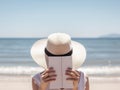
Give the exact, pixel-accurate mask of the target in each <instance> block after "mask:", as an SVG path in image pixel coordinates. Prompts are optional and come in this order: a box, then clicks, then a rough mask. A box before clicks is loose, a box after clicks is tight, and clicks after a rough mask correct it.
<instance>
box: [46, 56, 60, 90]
mask: <svg viewBox="0 0 120 90" xmlns="http://www.w3.org/2000/svg"><path fill="white" fill-rule="evenodd" d="M48 60H49V61H48V65H49V67H53V68H54V70H55V71H56V74H57V77H56V80H55V81H52V82H51V83H50V89H59V88H61V87H62V77H61V76H62V72H61V70H62V69H61V57H48Z"/></svg>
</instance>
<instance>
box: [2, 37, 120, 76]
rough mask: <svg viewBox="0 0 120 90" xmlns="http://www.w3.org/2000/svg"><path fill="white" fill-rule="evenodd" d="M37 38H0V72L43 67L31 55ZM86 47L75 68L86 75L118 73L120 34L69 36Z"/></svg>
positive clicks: (16, 72)
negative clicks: (112, 35) (105, 36)
mask: <svg viewBox="0 0 120 90" xmlns="http://www.w3.org/2000/svg"><path fill="white" fill-rule="evenodd" d="M39 39H40V38H0V75H33V74H35V73H37V72H40V71H42V70H43V69H42V68H41V67H40V66H39V65H37V64H36V63H35V62H34V61H33V59H32V57H31V55H30V49H31V47H32V45H33V43H34V42H35V41H36V40H39ZM72 40H75V41H77V42H80V43H82V44H83V45H84V46H85V48H86V50H87V57H86V60H85V62H84V64H83V65H82V66H81V67H80V68H79V70H82V71H84V72H86V73H87V74H88V75H90V76H115V77H117V76H120V38H72Z"/></svg>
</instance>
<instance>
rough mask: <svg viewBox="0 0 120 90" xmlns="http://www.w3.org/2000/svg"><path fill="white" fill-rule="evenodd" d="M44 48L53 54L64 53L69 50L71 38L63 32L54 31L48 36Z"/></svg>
mask: <svg viewBox="0 0 120 90" xmlns="http://www.w3.org/2000/svg"><path fill="white" fill-rule="evenodd" d="M46 49H47V50H48V51H49V52H50V53H52V54H54V55H61V54H66V53H68V52H69V51H70V50H71V38H70V36H69V35H68V34H65V33H54V34H51V35H50V36H48V40H47V46H46Z"/></svg>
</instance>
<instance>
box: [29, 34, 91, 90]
mask: <svg viewBox="0 0 120 90" xmlns="http://www.w3.org/2000/svg"><path fill="white" fill-rule="evenodd" d="M31 55H32V57H33V59H34V60H35V61H36V62H37V63H38V64H39V65H40V66H42V67H44V68H45V70H44V71H43V72H41V73H37V74H36V75H34V76H33V78H32V87H33V90H49V84H50V83H51V82H53V81H55V80H56V77H57V74H56V71H55V69H54V68H53V67H48V57H50V56H61V57H64V56H66V55H71V56H72V63H73V67H72V68H70V67H68V68H67V69H66V71H65V75H66V76H67V78H66V80H70V81H71V82H72V83H73V88H65V90H89V79H88V77H87V76H86V75H85V74H84V73H83V72H81V71H77V69H78V68H79V67H80V66H81V64H82V63H83V62H84V60H85V57H86V51H85V48H84V46H83V45H81V44H80V43H78V42H75V41H72V40H71V38H70V36H69V35H67V34H65V33H54V34H51V35H50V36H49V37H48V39H47V40H39V41H37V42H36V43H35V44H34V45H33V47H32V49H31ZM55 90H56V89H55ZM61 90H63V88H61Z"/></svg>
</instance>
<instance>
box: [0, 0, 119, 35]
mask: <svg viewBox="0 0 120 90" xmlns="http://www.w3.org/2000/svg"><path fill="white" fill-rule="evenodd" d="M55 32H62V33H67V34H69V35H71V36H72V37H99V36H101V35H106V34H111V33H114V34H115V33H116V34H120V0H0V37H47V36H48V35H49V34H51V33H55Z"/></svg>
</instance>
